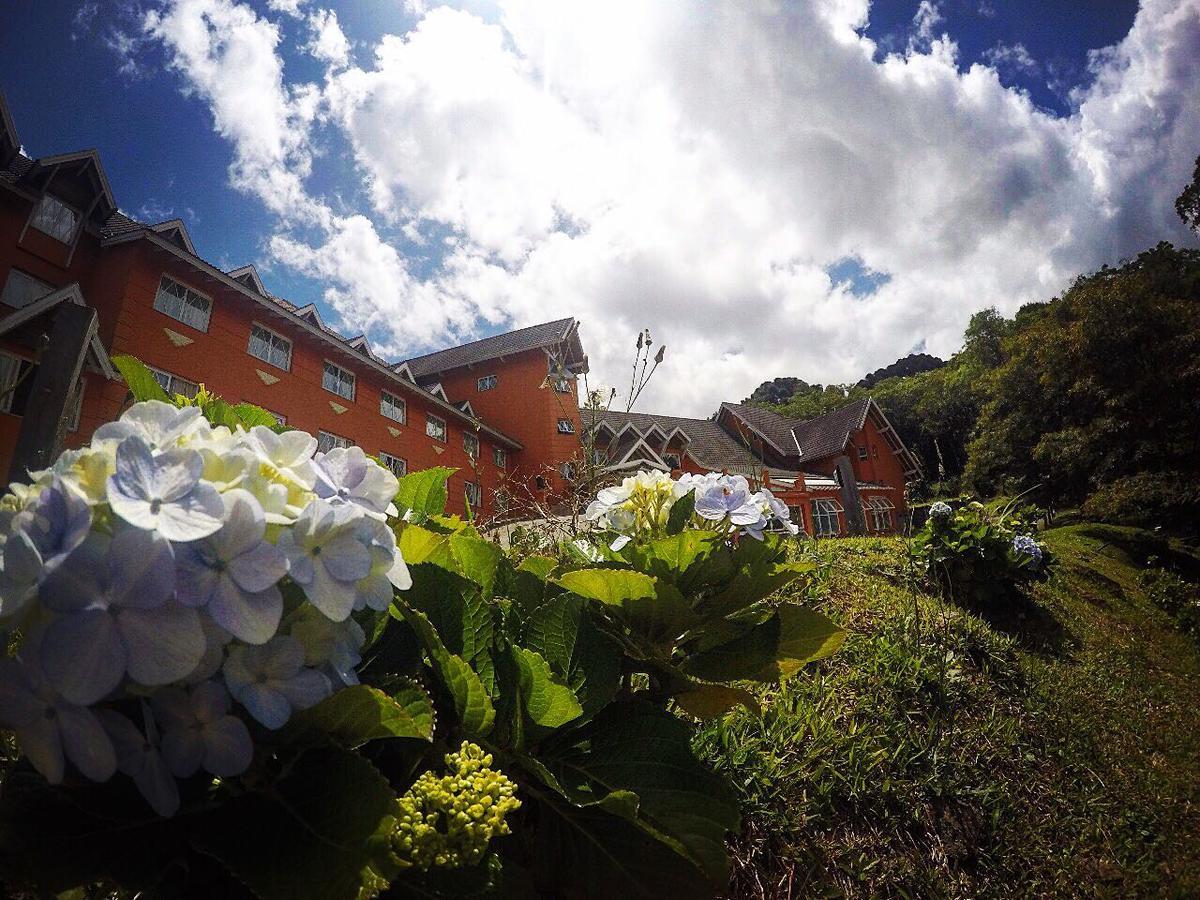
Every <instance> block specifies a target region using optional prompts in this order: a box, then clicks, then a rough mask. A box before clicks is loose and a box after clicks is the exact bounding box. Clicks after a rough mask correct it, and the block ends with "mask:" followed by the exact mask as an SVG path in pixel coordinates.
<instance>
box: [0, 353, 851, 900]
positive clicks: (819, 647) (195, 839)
mask: <svg viewBox="0 0 1200 900" xmlns="http://www.w3.org/2000/svg"><path fill="white" fill-rule="evenodd" d="M116 362H117V364H118V365H119V366H120V368H121V370H122V373H123V374H124V376H125V378H126V381H127V382H128V383H129V384H130V386H131V389H132V390H133V391H134V394H135V396H136V397H138V399H139V400H141V401H142V402H139V403H137V404H136V405H134V406H133V407H131V408H130V409H129V410H128V411H127V412H126V413H125V414H124V415H123V416H122V417H121V419H120V421H118V422H114V423H111V424H110V425H105V426H103V427H102V428H101V429H99V430H98V431H97V432H96V434H95V436H94V438H93V440H92V442H91V443H90V445H89V446H88V447H86V448H84V449H82V450H78V451H69V452H67V453H64V454H63V455H62V456H61V457H60V459H59V460H57V461H56V463H55V464H54V465H53V467H52V468H51V469H50V470H48V471H46V472H37V473H31V476H30V479H29V481H28V482H24V483H20V484H14V485H12V486H11V489H10V493H9V494H8V495H7V496H5V497H4V499H3V501H2V504H0V505H2V507H3V520H2V521H0V535H2V536H3V539H4V544H3V548H2V553H0V622H2V623H3V627H4V629H5V631H6V634H7V638H8V653H7V656H6V657H5V658H4V659H3V660H0V724H2V725H3V727H5V728H7V729H9V730H11V731H12V733H13V734H14V735H15V747H16V748H18V750H19V754H20V755H19V756H16V755H13V756H9V757H8V758H4V759H0V887H3V888H5V889H9V890H10V892H12V891H26V890H34V891H37V892H40V893H58V892H62V891H66V890H70V889H74V888H79V887H86V886H88V885H96V884H101V885H104V886H105V889H111V888H112V887H113V886H116V887H119V888H121V889H124V890H128V891H130V892H138V891H144V892H147V893H149V894H153V895H155V896H177V895H184V894H186V895H189V896H209V895H211V896H230V897H236V896H243V895H247V891H248V892H250V893H251V894H253V895H256V896H259V897H263V898H268V900H270V898H307V897H313V898H322V900H324V898H343V897H344V898H365V897H370V896H374V895H376V894H379V893H382V892H388V893H389V895H395V896H408V895H410V894H411V895H417V896H426V897H428V896H465V895H479V894H487V893H491V894H495V895H502V896H513V895H517V894H541V895H545V896H561V895H571V896H579V897H609V896H624V895H634V896H644V895H650V896H708V895H712V894H714V893H715V892H717V891H719V890H720V889H721V888H722V887H723V886H724V884H725V880H726V877H727V866H728V860H727V858H726V854H725V849H724V839H725V837H726V835H727V834H728V833H729V832H731V831H735V830H736V829H737V828H738V827H739V816H738V811H737V807H736V803H735V802H734V800H733V793H732V791H731V789H730V787H729V785H727V784H726V783H725V782H724V781H723V780H722V779H721V778H720V777H718V776H717V775H715V774H714V773H712V772H710V771H708V770H707V769H706V768H705V767H704V766H703V765H702V764H701V763H700V762H699V761H698V760H697V759H696V758H695V756H694V755H693V753H692V750H691V744H690V738H691V728H690V726H689V724H688V718H689V717H701V718H707V717H711V716H716V715H720V714H722V713H723V712H724V711H726V710H727V709H729V708H730V707H732V706H733V705H736V704H743V705H746V706H750V707H753V706H754V705H755V697H754V695H753V694H752V693H750V692H749V691H747V690H746V689H745V688H744V687H742V686H740V685H735V684H731V682H734V681H737V682H742V681H747V680H749V681H761V682H772V681H777V680H779V679H781V678H786V677H790V676H792V675H794V674H795V673H796V672H797V671H798V670H799V669H800V668H801V667H802V666H803V665H804V664H806V663H808V662H810V661H812V660H815V659H819V658H821V657H823V656H826V655H828V654H829V653H832V652H834V651H835V650H836V649H837V647H838V645H839V644H840V642H841V640H842V637H843V635H842V632H841V631H840V630H839V629H838V628H837V627H836V626H834V625H833V623H831V622H829V621H828V620H827V619H825V618H824V617H822V616H820V615H819V614H818V613H816V612H814V611H812V610H810V609H807V608H804V607H801V606H796V605H792V604H786V603H778V602H775V601H774V600H773V599H772V597H773V595H774V594H775V592H776V591H777V589H778V588H780V587H782V586H784V585H786V584H788V583H789V582H791V581H793V580H795V579H797V578H802V577H805V575H806V573H807V567H806V566H805V565H804V564H800V563H794V562H789V561H788V560H787V559H786V547H785V545H784V542H783V541H782V540H781V538H780V536H779V535H778V534H774V533H772V531H773V530H778V531H782V532H786V531H787V530H789V527H788V526H789V523H788V521H787V517H786V508H785V507H782V505H781V504H778V501H775V500H774V498H772V497H771V496H770V495H769V494H768V493H766V492H752V491H750V489H749V486H748V485H746V484H745V482H744V481H743V480H740V479H737V478H715V477H705V478H694V477H685V478H682V479H679V480H678V481H672V480H671V479H669V478H666V477H665V476H661V475H651V474H648V473H643V474H641V475H638V476H635V477H634V478H633V479H632V483H627V484H626V485H622V486H620V487H618V488H617V489H616V491H615V492H613V491H607V492H603V493H602V495H601V497H599V498H598V499H597V503H598V504H599V505H595V506H594V507H593V518H594V520H595V522H596V523H597V526H598V527H599V528H600V529H602V530H600V531H598V532H597V533H596V534H595V535H594V537H596V538H597V540H595V541H592V540H588V541H584V542H581V543H577V544H570V545H566V546H564V547H562V548H559V549H558V550H556V551H555V553H554V554H553V555H530V556H526V557H525V558H523V559H522V558H515V557H510V556H509V555H507V554H506V553H505V552H504V550H502V549H501V547H500V546H499V545H497V544H496V543H493V542H491V541H489V540H486V539H485V538H484V537H483V536H482V535H481V534H480V533H479V532H478V531H477V530H476V529H475V527H474V525H473V524H472V523H471V522H469V521H464V520H462V519H461V518H459V517H457V516H448V515H446V514H445V505H446V499H447V489H446V483H447V478H448V477H449V475H450V474H451V471H450V470H448V469H430V470H426V471H423V472H415V473H412V474H410V475H408V476H406V477H405V478H403V479H400V480H397V479H395V478H394V477H393V476H392V475H391V474H390V473H389V472H388V471H387V470H386V469H384V468H382V467H381V466H379V465H378V464H377V463H376V462H375V461H373V460H371V459H370V458H368V457H366V456H365V455H364V454H363V453H362V451H361V450H359V449H357V448H347V449H339V450H333V451H330V452H329V453H326V454H320V453H316V452H315V451H316V442H315V441H314V440H313V439H312V438H311V437H310V436H309V435H307V434H304V433H302V432H297V431H286V430H283V429H281V428H279V427H278V426H273V425H268V424H267V421H268V417H267V414H265V413H262V412H261V411H258V410H254V409H253V408H252V407H244V406H243V407H233V406H229V405H228V404H224V403H223V402H222V401H220V400H219V398H215V397H212V396H211V395H209V394H208V393H207V392H205V391H202V392H201V394H200V395H199V396H198V397H197V398H195V399H193V400H187V399H185V398H182V397H174V398H169V397H167V396H166V395H165V394H163V393H162V391H161V389H159V388H158V387H157V384H156V383H155V382H153V379H152V377H151V376H150V375H149V373H148V372H147V371H146V370H145V369H144V367H141V366H140V364H138V363H136V361H134V360H130V359H128V358H119V359H118V360H116ZM622 492H624V493H622ZM618 526H619V528H620V529H624V533H623V534H622V533H620V531H619V528H618ZM604 529H607V530H604ZM619 538H625V539H624V540H619Z"/></svg>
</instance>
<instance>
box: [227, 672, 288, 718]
mask: <svg viewBox="0 0 1200 900" xmlns="http://www.w3.org/2000/svg"><path fill="white" fill-rule="evenodd" d="M234 696H235V697H236V698H237V701H238V702H239V703H241V704H242V706H244V707H245V708H246V711H247V712H248V713H250V715H252V716H254V718H255V719H257V720H258V721H259V722H261V723H262V724H263V725H265V726H266V727H267V728H270V729H272V730H274V729H276V728H282V727H283V726H284V725H286V724H287V720H288V719H289V718H291V715H292V705H291V704H290V703H288V701H287V698H286V697H284V696H283V694H281V693H279V691H276V690H274V689H273V688H272V687H269V686H267V685H265V684H258V683H257V682H252V683H251V684H247V685H245V686H244V687H242V688H241V689H240V690H237V691H234Z"/></svg>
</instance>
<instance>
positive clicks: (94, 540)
mask: <svg viewBox="0 0 1200 900" xmlns="http://www.w3.org/2000/svg"><path fill="white" fill-rule="evenodd" d="M110 543H111V540H110V539H109V537H108V536H107V535H104V534H100V533H99V532H93V533H92V534H90V535H88V538H87V540H86V541H84V542H83V543H82V544H80V545H79V546H78V547H76V548H75V550H74V551H73V552H72V553H71V555H70V556H68V557H67V559H66V562H65V563H64V564H63V565H61V566H59V567H58V568H57V569H55V570H54V571H53V572H51V573H50V574H49V575H48V576H47V577H46V580H45V581H44V582H42V586H41V591H40V597H41V601H42V603H43V604H44V605H45V606H46V607H48V608H49V609H52V610H55V611H56V612H71V611H73V610H79V609H83V608H84V607H85V606H87V605H88V604H89V603H91V602H93V601H94V600H95V599H96V598H97V597H98V596H100V595H101V594H103V593H104V590H105V588H107V586H108V550H109V544H110Z"/></svg>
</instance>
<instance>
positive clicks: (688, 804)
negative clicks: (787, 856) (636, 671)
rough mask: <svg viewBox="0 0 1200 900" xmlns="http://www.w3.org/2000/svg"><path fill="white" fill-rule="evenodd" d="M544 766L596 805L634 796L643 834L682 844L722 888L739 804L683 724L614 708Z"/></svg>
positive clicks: (649, 711) (637, 707) (635, 705)
mask: <svg viewBox="0 0 1200 900" xmlns="http://www.w3.org/2000/svg"><path fill="white" fill-rule="evenodd" d="M541 762H542V764H543V765H544V766H545V767H546V769H547V770H548V771H549V772H551V773H552V774H553V775H554V776H555V778H556V779H557V780H558V782H559V783H560V784H562V785H563V786H564V787H566V788H567V790H568V791H579V790H584V789H586V788H590V789H591V792H592V793H593V794H594V795H595V797H596V799H599V798H600V797H602V796H604V795H607V794H611V793H612V792H614V791H631V792H633V793H634V794H636V795H637V796H638V798H639V806H638V818H637V821H638V823H639V826H640V827H642V829H643V830H644V831H645V832H646V833H647V834H650V835H652V836H654V837H656V838H657V837H658V836H659V835H663V836H666V837H667V838H668V839H670V840H672V841H676V842H678V844H679V845H680V846H681V847H682V848H683V849H684V850H685V852H686V853H687V855H688V857H689V858H690V859H691V860H692V861H693V862H694V863H695V864H696V865H698V866H700V868H701V869H702V870H703V871H704V873H705V874H706V875H707V877H708V878H709V880H710V881H711V882H712V883H713V884H720V885H724V883H725V880H726V878H727V872H728V864H729V861H728V857H727V855H726V852H725V834H726V833H727V832H729V831H734V830H736V829H737V828H738V827H739V821H740V820H739V815H738V808H737V801H736V799H735V797H734V795H733V793H732V791H731V790H730V789H729V786H728V785H727V784H726V783H725V781H724V780H723V779H721V778H720V777H718V776H717V775H714V774H713V773H712V772H709V771H708V770H707V769H706V768H704V766H703V765H702V764H701V763H700V762H699V761H698V760H697V759H696V758H695V756H694V755H693V754H692V749H691V729H690V728H689V727H688V726H687V725H686V724H685V723H684V722H682V721H680V720H679V719H678V718H676V717H675V716H673V715H671V714H670V713H668V712H665V711H664V710H661V709H659V708H657V707H655V706H654V705H652V704H650V703H646V702H642V701H630V702H625V703H614V704H611V705H609V706H608V707H607V708H606V709H604V710H603V711H602V712H601V713H600V714H599V715H598V716H597V717H596V718H595V719H594V720H593V721H592V722H591V723H590V724H589V725H587V726H586V727H585V728H584V729H582V730H581V732H580V741H579V743H577V744H576V745H575V746H573V747H571V748H569V749H566V750H562V751H546V752H544V753H543V754H542V757H541Z"/></svg>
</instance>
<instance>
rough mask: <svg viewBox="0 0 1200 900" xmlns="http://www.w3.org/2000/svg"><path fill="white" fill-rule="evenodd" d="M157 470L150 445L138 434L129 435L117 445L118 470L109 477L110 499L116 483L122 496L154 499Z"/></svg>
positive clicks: (147, 499)
mask: <svg viewBox="0 0 1200 900" xmlns="http://www.w3.org/2000/svg"><path fill="white" fill-rule="evenodd" d="M156 470H157V465H156V463H155V460H154V451H153V450H151V449H150V445H149V444H147V443H146V442H145V441H144V440H142V438H141V437H140V436H138V435H136V434H134V435H131V436H130V437H127V438H126V439H125V440H123V441H122V442H121V443H120V445H119V446H118V447H117V457H116V471H114V472H113V474H112V475H110V476H109V479H108V485H109V488H108V493H109V495H110V496H109V500H110V501H111V500H112V497H111V494H112V493H113V489H114V485H115V486H116V488H117V490H118V493H119V494H120V496H121V497H122V498H128V499H130V500H144V501H146V502H149V501H151V500H153V499H154V497H155V493H154V487H155V481H156V480H157V479H156ZM135 524H136V523H135Z"/></svg>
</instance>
